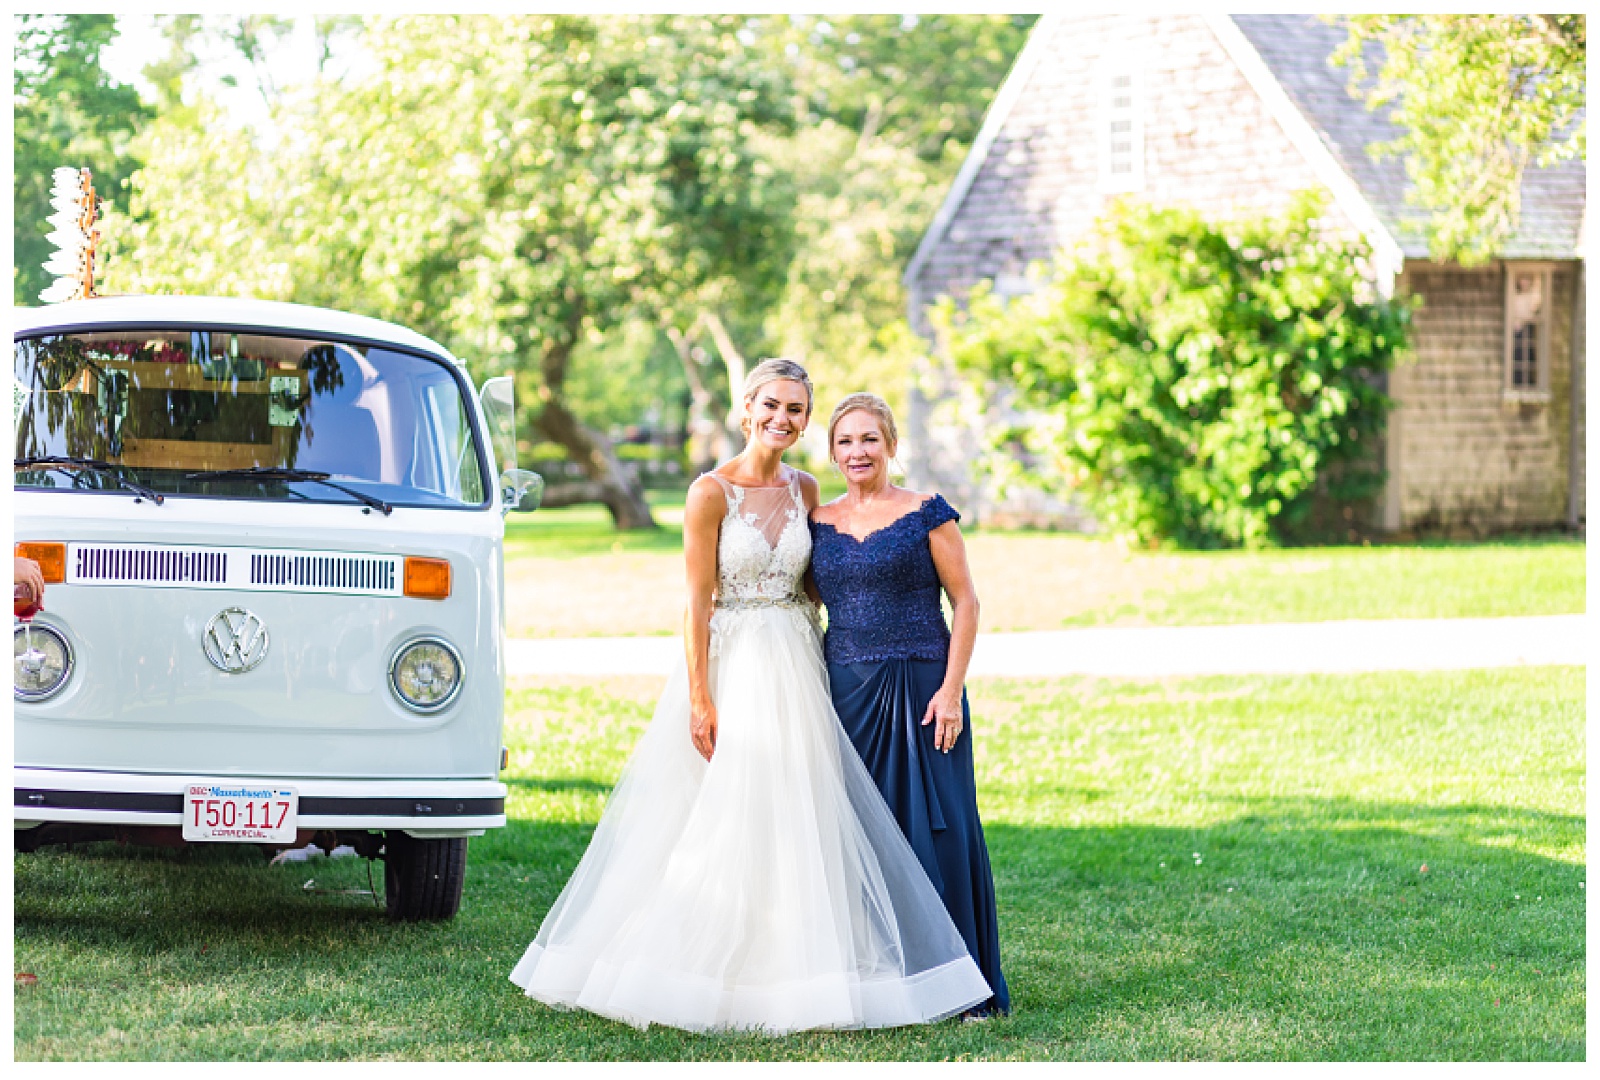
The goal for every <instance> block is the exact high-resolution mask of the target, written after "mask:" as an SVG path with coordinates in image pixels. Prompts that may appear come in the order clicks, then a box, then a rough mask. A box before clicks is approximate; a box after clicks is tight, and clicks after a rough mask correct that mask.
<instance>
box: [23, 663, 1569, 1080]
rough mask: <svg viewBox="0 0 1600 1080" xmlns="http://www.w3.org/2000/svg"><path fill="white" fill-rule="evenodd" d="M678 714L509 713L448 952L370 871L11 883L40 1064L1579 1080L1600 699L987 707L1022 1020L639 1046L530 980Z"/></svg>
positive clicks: (1289, 686) (209, 869) (998, 847)
mask: <svg viewBox="0 0 1600 1080" xmlns="http://www.w3.org/2000/svg"><path fill="white" fill-rule="evenodd" d="M660 685H661V683H660V680H655V679H634V680H609V681H607V682H605V683H603V684H602V683H586V682H577V681H571V680H568V681H561V682H551V683H546V684H537V685H532V686H528V687H524V688H521V689H517V690H514V691H513V692H512V694H511V695H510V701H509V704H510V712H509V721H508V735H509V738H508V742H509V744H510V746H511V748H512V758H511V767H510V769H509V770H508V774H507V780H508V782H509V783H510V786H511V789H512V797H511V801H510V816H511V824H510V825H509V827H508V828H506V829H504V830H501V831H498V832H496V833H494V834H493V835H491V836H489V837H486V838H484V839H481V840H475V841H473V846H472V858H471V865H470V874H469V882H468V887H467V888H468V891H467V899H466V903H465V906H464V909H463V911H462V913H461V915H460V917H459V918H457V919H456V920H455V921H454V922H453V923H450V924H447V925H439V926H391V925H389V924H387V923H386V922H385V921H384V920H383V918H382V917H381V915H379V914H378V913H377V912H376V911H375V910H374V909H373V907H372V904H371V900H370V899H369V898H368V897H366V896H363V895H360V894H352V893H346V892H341V891H340V890H348V889H356V890H361V889H365V888H366V886H367V870H366V866H365V864H363V863H361V862H360V861H359V860H342V861H339V862H328V861H326V860H323V861H319V862H316V863H311V864H305V865H301V866H295V867H280V868H267V867H266V866H264V865H263V861H262V860H261V859H260V858H259V856H257V855H255V854H254V853H253V852H247V851H241V850H237V849H223V848H211V849H204V850H199V851H194V852H173V851H146V850H137V849H126V848H117V847H115V846H112V845H95V846H91V847H88V848H85V849H82V850H79V851H76V852H72V853H65V852H61V851H59V850H56V851H54V852H46V853H41V854H36V855H32V856H19V857H18V858H17V859H16V861H15V941H16V967H17V970H18V971H28V972H32V973H35V974H37V976H38V980H39V981H38V984H37V985H36V986H34V987H32V988H27V989H24V988H20V987H19V988H18V990H17V994H16V1005H15V1031H16V1035H15V1040H16V1041H15V1048H14V1049H15V1054H16V1057H17V1058H19V1059H36V1058H119V1059H127V1058H438V1059H491V1058H495V1059H498V1058H520V1059H641V1058H659V1059H688V1058H693V1059H751V1058H785V1059H788V1058H797V1059H834V1058H848V1059H858V1058H859V1059H885V1058H889V1059H906V1058H910V1059H926V1058H984V1059H1108V1058H1109V1059H1180V1058H1212V1059H1308V1058H1309V1059H1410V1058H1424V1059H1467V1058H1481V1059H1573V1060H1578V1059H1582V1058H1583V1056H1584V1053H1585V1043H1584V1036H1585V1029H1584V1001H1585V992H1584V955H1585V954H1584V908H1585V905H1584V887H1585V879H1586V872H1585V846H1584V845H1585V824H1584V782H1585V781H1584V771H1583V768H1584V704H1583V701H1584V674H1583V672H1582V670H1579V669H1567V668H1544V669H1509V670H1503V671H1483V672H1463V673H1443V674H1385V675H1371V676H1354V677H1352V676H1344V677H1304V678H1206V679H1189V680H1167V681H1161V680H1152V681H1136V682H1125V681H1101V680H1090V679H1064V680H1039V681H1010V680H1005V681H1002V680H987V681H981V682H977V683H975V684H974V685H973V687H972V696H973V706H974V725H975V728H976V733H977V739H978V744H977V761H978V770H979V786H980V802H981V806H982V809H983V813H984V817H985V821H986V823H987V832H988V837H989V844H990V851H991V855H992V858H993V862H994V869H995V877H996V883H997V887H998V894H999V903H1000V933H1001V945H1002V952H1003V956H1004V962H1005V968H1006V974H1007V978H1008V979H1009V980H1010V983H1011V988H1012V994H1013V999H1014V1004H1015V1012H1014V1015H1012V1016H1011V1017H1010V1018H1007V1019H1001V1020H994V1021H990V1022H988V1023H986V1024H982V1025H962V1024H959V1023H955V1022H947V1023H943V1024H939V1025H936V1026H933V1027H928V1028H916V1029H901V1030H894V1031H880V1032H840V1033H830V1034H808V1035H799V1036H793V1037H790V1038H787V1039H782V1040H769V1039H763V1038H757V1037H748V1036H737V1037H709V1038H708V1037H694V1036H688V1035H684V1034H682V1033H679V1032H676V1031H672V1030H669V1029H661V1028H652V1029H651V1030H650V1031H649V1032H646V1033H640V1032H637V1031H635V1030H633V1029H632V1028H629V1027H626V1026H623V1025H621V1024H617V1023H614V1022H611V1021H607V1020H602V1019H599V1018H597V1017H593V1016H590V1015H587V1014H583V1013H561V1012H556V1011H554V1010H551V1009H547V1008H545V1007H543V1006H541V1005H538V1004H536V1003H534V1002H532V1001H529V1000H528V999H526V998H524V997H522V996H521V994H520V992H519V991H518V990H517V989H516V987H514V986H512V985H511V983H510V982H508V981H507V979H506V974H507V973H508V972H509V971H510V969H511V967H512V965H513V964H514V963H515V962H516V960H517V958H518V957H519V956H520V955H521V953H522V950H523V948H524V947H525V945H526V944H527V942H528V941H529V940H530V939H531V938H532V936H533V934H534V931H535V930H536V929H537V927H538V924H539V921H540V919H541V917H542V916H543V914H544V912H545V911H546V909H547V908H548V907H549V905H550V903H551V902H552V901H553V900H554V898H555V896H556V894H557V892H558V891H559V890H560V888H561V885H562V883H563V882H564V881H565V880H566V877H567V875H568V874H569V873H570V872H571V870H572V867H573V866H574V864H575V863H576V862H577V859H578V858H579V856H580V855H581V854H582V852H583V850H584V846H585V844H586V842H587V840H588V837H589V834H590V831H591V829H592V828H593V826H594V823H595V822H596V820H597V819H598V817H599V814H600V811H601V808H602V806H603V804H604V800H605V797H606V793H607V792H608V791H609V788H610V785H611V784H612V783H613V781H614V780H615V778H616V776H617V774H618V772H619V770H620V769H621V766H622V764H623V761H624V760H625V758H626V755H627V753H628V751H629V749H630V748H631V747H632V745H633V742H634V740H635V739H636V738H637V736H638V734H639V732H640V731H641V730H642V727H643V725H644V723H645V722H646V721H647V720H648V718H649V714H650V711H651V708H652V705H653V702H654V698H655V695H656V694H657V693H658V692H659V688H660ZM376 879H377V881H378V885H379V888H380V889H381V887H382V876H381V868H379V873H378V874H377V875H376ZM308 884H310V885H311V887H310V888H309V889H308V888H306V886H307V885H308Z"/></svg>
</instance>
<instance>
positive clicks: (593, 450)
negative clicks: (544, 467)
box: [537, 338, 657, 529]
mask: <svg viewBox="0 0 1600 1080" xmlns="http://www.w3.org/2000/svg"><path fill="white" fill-rule="evenodd" d="M571 356H572V339H571V338H569V339H568V340H567V341H562V342H556V343H554V344H551V345H547V346H546V347H545V350H544V354H543V355H542V356H541V357H540V368H541V373H542V374H543V376H544V385H543V386H542V387H541V388H540V390H539V395H540V397H542V398H543V399H544V407H543V408H541V409H540V410H539V419H538V422H537V426H538V428H539V432H540V434H542V435H543V436H544V437H545V438H547V439H549V440H550V441H551V442H553V443H555V444H557V445H558V446H561V447H564V448H565V449H566V451H567V453H568V455H570V456H571V458H572V460H573V461H576V462H577V463H578V467H579V468H581V469H582V470H583V472H584V475H586V476H587V477H588V478H589V479H590V480H591V481H593V483H594V490H593V491H592V492H587V493H588V494H593V495H594V496H595V497H596V500H597V501H599V502H602V503H605V505H606V509H608V510H610V511H611V518H612V520H613V521H614V522H615V523H616V526H617V528H619V529H654V528H656V527H657V526H656V519H655V518H654V517H652V516H651V514H650V504H649V503H647V502H645V499H644V488H643V487H642V486H641V485H640V484H639V481H638V480H637V479H636V478H634V477H632V476H630V475H629V474H628V472H627V470H625V469H624V468H623V467H622V462H621V461H620V460H619V459H618V458H617V453H616V451H615V450H614V449H612V446H611V440H610V439H608V438H606V437H605V436H604V435H602V434H600V432H598V431H595V430H594V429H593V428H591V427H588V426H587V425H585V424H584V423H583V422H582V421H580V420H579V419H578V418H577V417H576V416H574V415H573V414H572V412H571V410H569V409H568V408H567V403H566V399H565V397H564V396H563V389H564V387H565V385H566V381H567V361H568V360H569V359H570V358H571ZM573 501H577V500H573ZM546 505H553V504H552V503H550V502H549V501H548V500H546ZM567 505H571V503H568V504H567Z"/></svg>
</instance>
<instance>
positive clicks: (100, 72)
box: [11, 15, 150, 304]
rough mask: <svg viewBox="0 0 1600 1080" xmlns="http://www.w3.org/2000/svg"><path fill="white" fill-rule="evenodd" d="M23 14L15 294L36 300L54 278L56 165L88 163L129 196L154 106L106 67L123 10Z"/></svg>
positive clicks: (105, 186)
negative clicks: (49, 228)
mask: <svg viewBox="0 0 1600 1080" xmlns="http://www.w3.org/2000/svg"><path fill="white" fill-rule="evenodd" d="M15 18H16V20H17V21H16V24H15V26H16V35H17V39H16V57H15V59H16V67H15V71H14V74H13V82H12V95H13V96H12V116H13V118H14V122H15V125H16V128H15V132H14V138H13V142H12V161H13V163H14V165H15V169H16V174H15V178H14V183H13V186H12V189H11V210H12V214H13V219H12V220H13V223H14V231H13V233H12V271H11V295H12V300H13V302H14V303H18V304H36V303H38V302H39V291H40V290H41V289H43V288H44V287H45V286H46V285H48V284H49V283H50V282H51V280H53V279H52V278H51V277H50V276H49V275H47V274H45V272H44V261H45V259H47V258H48V257H49V255H50V245H49V244H48V243H47V242H46V240H45V234H46V226H45V223H44V222H45V218H47V217H49V216H50V183H51V172H52V170H54V169H57V168H60V167H62V166H73V167H78V166H88V167H89V169H90V170H91V171H92V172H93V174H94V182H95V187H96V188H97V189H98V191H99V193H100V196H101V197H102V198H105V199H116V198H119V197H120V196H121V188H122V183H123V181H124V180H126V179H127V178H128V176H129V174H130V173H132V172H133V170H134V168H135V166H136V165H137V162H136V160H135V159H134V158H133V157H132V156H131V155H130V154H129V153H128V143H129V141H130V139H131V138H132V137H133V134H134V132H135V131H136V130H137V128H138V127H139V125H140V124H141V123H143V122H144V121H145V120H146V119H147V118H148V117H149V115H150V110H149V109H148V107H147V106H146V105H145V104H144V103H143V102H141V101H140V100H139V95H138V92H137V91H136V90H134V88H133V87H131V86H126V85H123V84H121V83H118V82H116V81H115V80H113V79H112V78H111V76H110V75H108V74H107V73H106V71H105V69H104V68H103V67H101V65H100V53H101V52H102V51H103V50H104V49H105V47H106V46H107V45H109V44H111V40H112V38H113V37H115V35H116V17H115V16H112V15H18V16H16V17H15Z"/></svg>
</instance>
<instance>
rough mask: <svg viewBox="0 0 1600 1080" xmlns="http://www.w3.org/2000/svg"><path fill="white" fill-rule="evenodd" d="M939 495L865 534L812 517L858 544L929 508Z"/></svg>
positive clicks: (813, 520)
mask: <svg viewBox="0 0 1600 1080" xmlns="http://www.w3.org/2000/svg"><path fill="white" fill-rule="evenodd" d="M938 497H939V494H938V492H934V493H933V494H932V495H929V496H928V497H927V498H926V499H923V500H922V501H921V502H919V503H918V504H917V505H916V506H915V507H914V508H913V509H911V510H907V511H906V512H905V513H903V514H901V515H900V516H899V517H897V518H895V519H894V520H893V521H891V522H889V524H887V525H880V526H878V527H877V528H876V529H873V530H872V531H871V532H869V533H867V534H866V535H865V536H857V535H856V534H855V533H852V532H846V531H845V530H843V529H841V528H839V527H838V526H837V525H835V524H834V523H833V522H831V521H818V520H817V519H816V518H812V519H811V520H812V522H813V523H815V524H817V525H822V526H825V527H826V528H828V529H830V530H832V532H833V534H834V535H835V536H843V537H845V538H846V539H848V540H854V541H855V542H856V543H857V544H865V543H866V542H867V541H868V540H871V539H872V538H873V537H874V536H877V535H878V534H879V533H881V532H888V531H889V530H890V529H892V528H894V527H895V526H896V525H898V524H900V523H901V522H902V521H905V520H906V519H907V518H912V517H916V516H917V515H918V514H920V513H922V511H923V510H925V509H927V507H928V504H929V503H931V502H933V500H935V499H937V498H938Z"/></svg>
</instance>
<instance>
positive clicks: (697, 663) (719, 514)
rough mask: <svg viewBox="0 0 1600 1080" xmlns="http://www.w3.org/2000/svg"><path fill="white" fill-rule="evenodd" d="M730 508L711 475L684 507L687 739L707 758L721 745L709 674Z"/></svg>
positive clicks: (693, 488)
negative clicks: (721, 537)
mask: <svg viewBox="0 0 1600 1080" xmlns="http://www.w3.org/2000/svg"><path fill="white" fill-rule="evenodd" d="M727 512H728V497H727V496H726V495H725V494H723V492H722V487H721V485H720V484H718V483H717V482H716V481H715V480H713V479H711V478H710V477H709V476H704V477H701V478H700V479H699V480H696V481H695V482H694V483H693V484H692V485H691V486H690V488H689V497H688V499H687V500H686V501H685V502H684V506H683V561H684V570H685V573H686V574H687V577H688V586H689V603H688V606H687V607H686V608H685V609H684V614H683V649H684V653H685V657H686V659H687V660H688V664H689V738H690V739H691V740H693V742H694V748H695V749H696V750H698V751H700V756H701V757H703V758H705V759H706V760H707V761H710V760H711V754H712V752H713V751H714V750H715V749H716V747H717V707H716V705H715V704H714V703H713V702H712V700H711V679H710V675H709V672H708V670H707V669H708V666H709V664H710V652H711V605H712V600H713V596H714V594H715V593H716V589H717V533H718V531H719V530H720V529H721V527H722V519H723V517H724V516H725V515H726V514H727Z"/></svg>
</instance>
